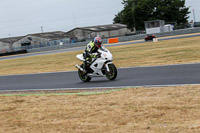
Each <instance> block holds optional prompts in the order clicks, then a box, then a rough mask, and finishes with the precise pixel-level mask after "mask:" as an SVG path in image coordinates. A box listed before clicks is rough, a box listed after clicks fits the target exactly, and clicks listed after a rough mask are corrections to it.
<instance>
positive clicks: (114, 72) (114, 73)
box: [106, 64, 117, 80]
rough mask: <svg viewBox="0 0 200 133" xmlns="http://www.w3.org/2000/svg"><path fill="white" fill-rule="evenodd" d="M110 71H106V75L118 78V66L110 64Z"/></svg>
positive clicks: (109, 77)
mask: <svg viewBox="0 0 200 133" xmlns="http://www.w3.org/2000/svg"><path fill="white" fill-rule="evenodd" d="M108 67H109V70H110V72H107V71H106V77H107V78H108V79H109V80H115V79H116V78H117V68H116V66H115V65H114V64H108Z"/></svg>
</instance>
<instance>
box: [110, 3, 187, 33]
mask: <svg viewBox="0 0 200 133" xmlns="http://www.w3.org/2000/svg"><path fill="white" fill-rule="evenodd" d="M122 4H123V5H124V9H123V10H122V11H120V12H119V13H118V14H116V15H115V18H114V19H113V21H114V23H122V24H126V25H127V26H128V28H129V29H131V30H133V29H134V28H136V29H137V30H143V29H144V21H150V20H157V19H161V20H165V21H166V22H174V23H176V24H178V25H179V24H185V23H186V22H187V19H188V18H189V17H188V16H187V15H188V14H189V13H190V12H189V8H188V7H185V0H123V2H122Z"/></svg>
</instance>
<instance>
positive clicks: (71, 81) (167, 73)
mask: <svg viewBox="0 0 200 133" xmlns="http://www.w3.org/2000/svg"><path fill="white" fill-rule="evenodd" d="M187 84H200V64H182V65H167V66H150V67H133V68H120V69H118V77H117V79H116V80H114V81H109V80H108V79H106V77H93V79H92V80H91V82H82V81H81V80H80V79H79V77H78V74H77V72H76V71H71V72H57V73H43V74H26V75H11V76H0V91H19V90H23V91H24V90H62V89H92V88H112V87H113V88H119V87H136V86H137V87H138V86H171V85H187Z"/></svg>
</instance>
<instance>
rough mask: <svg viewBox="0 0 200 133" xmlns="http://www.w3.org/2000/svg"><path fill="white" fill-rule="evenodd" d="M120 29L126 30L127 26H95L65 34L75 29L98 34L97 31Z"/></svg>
mask: <svg viewBox="0 0 200 133" xmlns="http://www.w3.org/2000/svg"><path fill="white" fill-rule="evenodd" d="M122 28H127V26H126V25H124V24H108V25H97V26H89V27H77V28H74V29H72V30H70V31H68V32H66V33H69V32H71V31H73V30H76V29H80V30H87V31H93V32H99V31H109V30H118V29H122Z"/></svg>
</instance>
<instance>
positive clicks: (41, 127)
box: [0, 86, 200, 133]
mask: <svg viewBox="0 0 200 133" xmlns="http://www.w3.org/2000/svg"><path fill="white" fill-rule="evenodd" d="M199 95H200V86H179V87H156V88H153V87H152V88H129V89H124V90H121V91H115V92H112V93H106V94H98V95H49V96H48V95H45V96H12V97H8V96H0V119H1V121H0V132H36V133H37V132H49V133H55V132H70V133H71V132H82V133H99V132H110V133H111V132H112V133H113V132H118V133H125V132H131V133H134V132H135V133H138V132H153V133H160V132H162V133H165V132H170V133H171V132H200V120H199V114H200V97H199Z"/></svg>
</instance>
